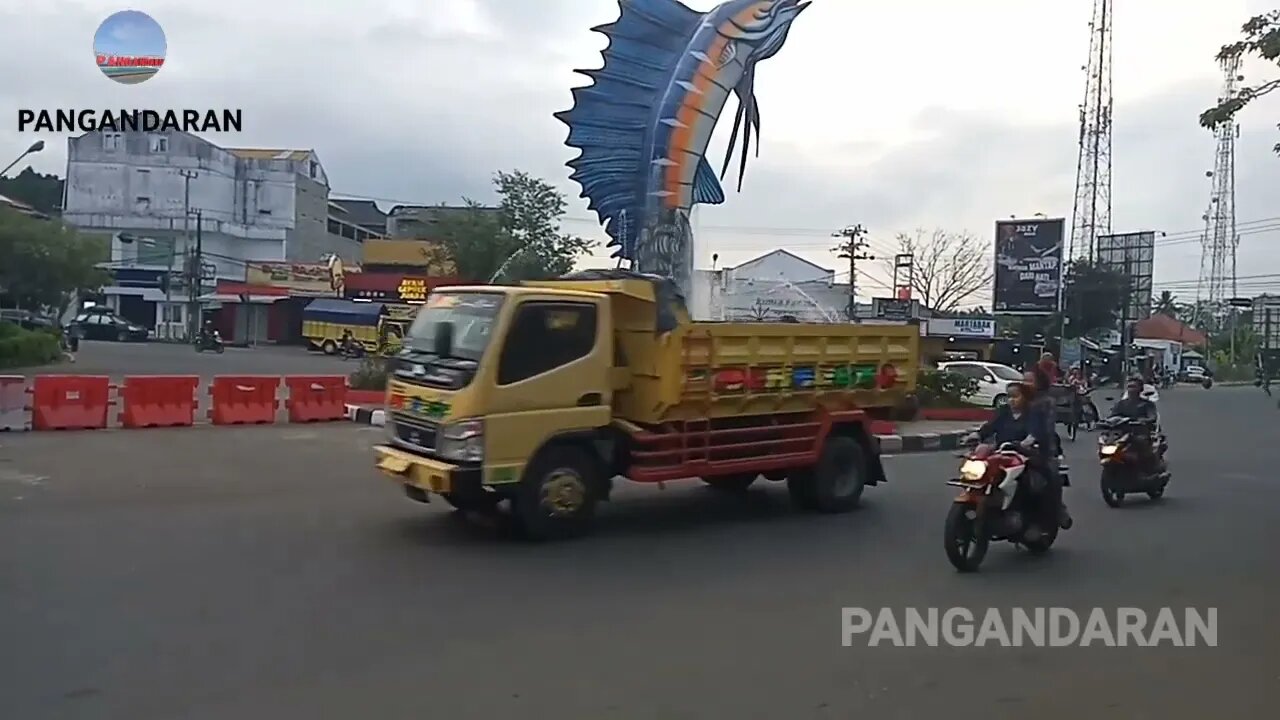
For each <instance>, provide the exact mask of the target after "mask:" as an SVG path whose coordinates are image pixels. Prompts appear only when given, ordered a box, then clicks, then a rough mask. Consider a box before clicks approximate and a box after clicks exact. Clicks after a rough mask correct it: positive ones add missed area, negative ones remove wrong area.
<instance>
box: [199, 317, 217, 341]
mask: <svg viewBox="0 0 1280 720" xmlns="http://www.w3.org/2000/svg"><path fill="white" fill-rule="evenodd" d="M215 332H216V330H215V329H214V327H213V320H211V319H209V318H205V321H204V323H202V324H201V325H200V335H199V336H198V337H197V340H198V341H199V343H200V345H201V346H202V347H210V346H211V345H213V337H214V335H213V334H214V333H215Z"/></svg>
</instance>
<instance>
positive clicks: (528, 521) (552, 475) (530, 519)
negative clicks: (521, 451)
mask: <svg viewBox="0 0 1280 720" xmlns="http://www.w3.org/2000/svg"><path fill="white" fill-rule="evenodd" d="M599 475H600V471H599V463H597V462H596V459H595V458H594V457H592V456H591V455H590V454H588V453H587V452H584V451H583V450H580V449H578V448H575V447H572V446H567V445H562V446H552V447H549V448H547V449H545V450H543V451H542V452H540V453H538V456H537V458H536V459H535V460H534V461H533V462H532V463H531V464H530V465H529V467H528V468H527V469H526V470H525V474H524V479H523V480H522V481H521V482H520V487H519V489H518V490H517V491H516V493H515V495H514V497H512V499H511V509H512V513H513V516H514V518H515V522H516V527H517V529H518V530H519V531H520V534H521V535H523V536H524V537H525V538H526V539H529V540H535V541H542V540H556V539H561V538H566V537H571V536H574V535H580V534H582V533H583V532H585V531H586V530H587V529H588V528H589V527H590V524H591V519H592V518H593V517H594V515H595V506H596V501H597V500H598V499H599V497H600V486H601V482H600V477H599Z"/></svg>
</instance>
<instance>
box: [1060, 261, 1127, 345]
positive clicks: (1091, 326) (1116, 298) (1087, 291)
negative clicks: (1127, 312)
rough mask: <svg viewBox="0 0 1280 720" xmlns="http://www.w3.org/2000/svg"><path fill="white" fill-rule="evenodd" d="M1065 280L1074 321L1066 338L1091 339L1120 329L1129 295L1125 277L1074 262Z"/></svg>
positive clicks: (1066, 301) (1065, 293)
mask: <svg viewBox="0 0 1280 720" xmlns="http://www.w3.org/2000/svg"><path fill="white" fill-rule="evenodd" d="M1065 279H1066V282H1065V284H1064V285H1063V294H1062V295H1063V306H1064V309H1065V311H1066V313H1067V317H1068V318H1069V319H1070V322H1068V323H1067V326H1066V330H1065V332H1064V335H1065V336H1066V337H1068V338H1080V337H1088V336H1090V335H1092V334H1094V333H1097V332H1098V331H1100V330H1110V329H1112V328H1114V327H1115V326H1116V323H1117V321H1119V319H1120V311H1121V310H1122V309H1123V308H1124V302H1125V297H1126V295H1127V294H1128V291H1129V279H1128V278H1126V277H1125V275H1124V273H1122V272H1119V271H1117V270H1114V269H1112V268H1108V267H1106V266H1103V265H1099V264H1097V263H1094V262H1091V261H1088V260H1073V261H1071V262H1070V263H1068V264H1067V272H1066V278H1065Z"/></svg>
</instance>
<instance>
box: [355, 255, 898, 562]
mask: <svg viewBox="0 0 1280 720" xmlns="http://www.w3.org/2000/svg"><path fill="white" fill-rule="evenodd" d="M622 275H624V276H625V279H604V280H598V279H595V278H592V279H589V280H588V279H582V280H576V279H575V280H561V281H547V282H540V283H529V284H527V285H526V286H522V287H500V286H476V287H450V288H448V289H445V290H439V291H435V292H433V293H432V294H431V295H430V296H428V299H427V302H426V305H425V306H424V308H423V309H422V310H421V312H420V313H419V315H418V316H417V317H416V318H415V319H414V321H413V324H412V325H411V326H410V328H409V330H408V333H407V335H406V339H405V350H404V352H402V353H401V354H400V355H398V356H397V357H396V358H395V359H394V364H393V368H392V369H393V374H392V377H391V380H390V383H389V386H388V407H387V410H388V421H387V427H386V431H387V440H386V442H385V443H383V444H381V445H379V446H377V447H376V449H375V452H376V454H377V467H378V468H379V469H380V470H381V471H382V472H383V473H384V474H385V475H388V476H390V477H392V478H394V479H395V480H396V482H397V483H398V484H399V485H400V486H401V487H403V489H404V491H405V493H406V494H407V495H408V496H409V497H410V498H412V499H414V500H418V501H420V502H431V500H432V498H440V499H443V500H444V501H445V502H447V503H448V504H450V505H452V506H454V507H456V508H458V509H460V510H462V511H464V512H491V511H492V510H493V509H494V508H495V507H496V506H497V505H498V504H499V503H502V502H508V503H510V505H511V515H512V517H513V519H514V520H515V524H516V526H517V527H518V528H519V529H520V530H521V531H522V532H524V533H525V534H526V535H527V536H529V537H531V538H535V539H544V538H552V537H561V536H564V535H568V534H575V533H578V532H581V531H583V530H584V529H585V528H586V527H587V526H588V525H589V523H590V520H591V518H592V517H593V515H594V509H595V506H596V504H597V503H598V502H601V501H604V500H608V498H609V495H610V492H611V490H612V486H613V482H614V479H615V478H623V479H627V480H631V481H636V482H648V483H662V482H667V481H671V480H679V479H686V478H700V479H701V480H702V481H704V482H706V483H707V484H709V485H711V486H713V487H715V488H719V489H723V490H741V489H744V488H746V487H747V486H748V485H751V484H753V483H755V482H757V481H758V480H759V479H760V478H761V477H764V478H765V479H767V480H770V481H778V482H782V481H785V483H786V485H787V489H788V492H789V493H790V495H791V497H792V499H793V500H794V501H795V503H796V504H797V505H798V506H799V507H801V508H804V509H808V510H812V511H818V512H843V511H847V510H850V509H852V508H853V507H854V506H855V505H857V504H858V502H859V500H860V498H861V495H862V492H863V489H864V488H866V487H868V486H874V485H877V484H879V483H881V482H884V480H885V476H884V468H883V467H882V465H881V463H880V460H879V454H878V449H877V446H876V443H875V442H874V439H873V438H872V437H871V436H870V435H869V433H868V430H867V425H868V423H867V416H866V414H865V411H864V410H863V409H862V408H861V407H859V405H858V402H859V398H863V399H866V400H869V401H872V402H878V403H882V404H883V403H884V402H886V401H887V398H889V397H890V396H889V395H885V394H883V393H881V391H890V390H895V389H901V388H904V387H905V388H909V387H910V386H911V385H910V382H911V380H910V378H914V376H915V372H916V368H917V367H918V364H919V360H918V358H919V330H918V328H916V327H914V326H902V327H899V326H882V325H871V326H855V325H836V324H832V325H805V324H798V323H797V324H781V323H780V324H769V323H695V322H691V321H690V320H689V317H688V312H687V310H686V309H685V308H684V306H683V303H682V301H679V300H678V298H677V299H674V300H673V299H672V298H673V297H676V296H674V295H673V294H672V293H670V292H667V291H666V289H665V288H663V287H661V283H662V282H665V281H660V280H653V279H650V278H644V277H642V276H635V275H627V274H626V273H622ZM660 305H661V311H659V306H660ZM842 355H843V356H844V358H847V359H843V358H842V357H841V356H842ZM723 358H732V359H733V362H732V363H728V364H724V365H721V364H719V363H718V362H713V361H715V360H716V359H723ZM765 358H768V360H769V361H767V362H766V361H764V360H765ZM901 377H906V378H908V380H907V381H905V382H904V381H902V380H900V378H901Z"/></svg>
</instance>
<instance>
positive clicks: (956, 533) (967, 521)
mask: <svg viewBox="0 0 1280 720" xmlns="http://www.w3.org/2000/svg"><path fill="white" fill-rule="evenodd" d="M976 512H977V510H976V508H974V507H973V506H971V505H965V504H962V503H952V505H951V510H950V511H949V512H948V513H947V523H946V526H945V528H944V530H943V540H944V541H945V545H946V551H947V560H950V561H951V564H952V565H953V566H954V567H955V569H956V570H959V571H960V572H977V570H978V568H979V567H981V565H982V560H983V559H984V558H985V557H986V556H987V548H988V547H989V546H990V544H991V539H990V538H988V537H987V534H986V531H985V530H984V529H983V528H982V522H981V521H980V520H978V519H977V518H976V517H974V518H970V517H969V516H970V514H972V513H976Z"/></svg>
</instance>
